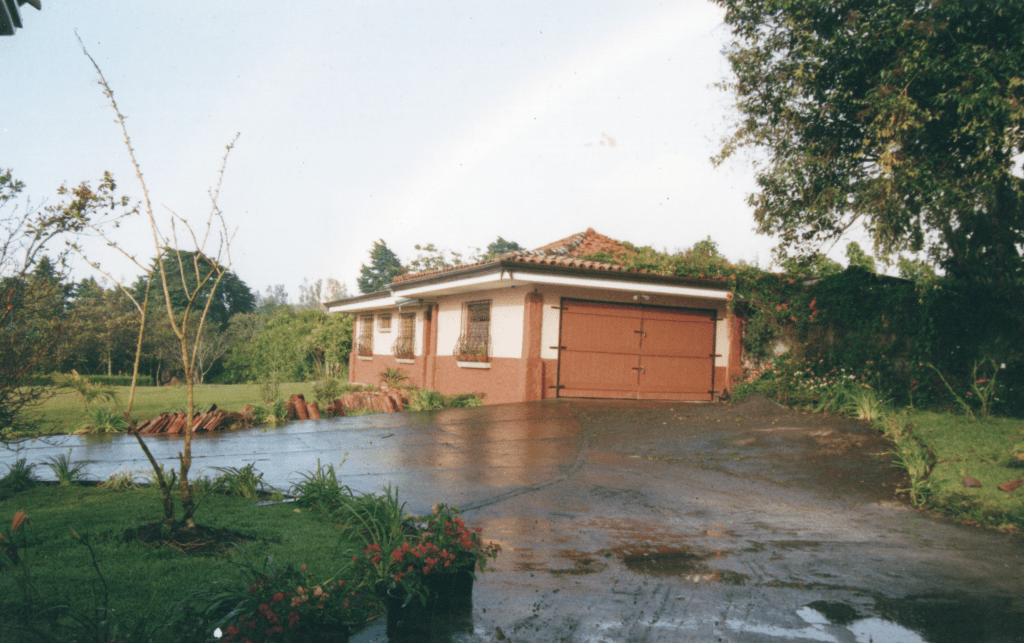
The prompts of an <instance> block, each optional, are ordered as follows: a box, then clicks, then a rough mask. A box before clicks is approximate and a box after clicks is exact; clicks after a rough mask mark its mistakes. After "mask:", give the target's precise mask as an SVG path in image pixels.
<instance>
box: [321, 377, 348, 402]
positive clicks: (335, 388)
mask: <svg viewBox="0 0 1024 643" xmlns="http://www.w3.org/2000/svg"><path fill="white" fill-rule="evenodd" d="M344 389H345V383H344V382H342V381H341V380H339V379H338V378H336V377H329V378H327V379H326V380H324V381H322V382H313V397H314V399H316V401H317V403H318V404H320V406H324V407H325V406H327V405H328V404H330V403H332V402H334V400H335V399H336V398H338V397H341V395H342V391H343V390H344Z"/></svg>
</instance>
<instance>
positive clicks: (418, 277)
mask: <svg viewBox="0 0 1024 643" xmlns="http://www.w3.org/2000/svg"><path fill="white" fill-rule="evenodd" d="M624 249H625V248H624V247H623V246H622V245H621V244H620V243H619V242H617V241H615V240H613V239H609V238H608V237H606V236H603V235H600V234H598V233H596V232H594V230H592V229H588V230H587V231H586V232H582V233H580V234H577V235H573V236H571V237H568V238H565V239H561V240H559V241H556V242H554V243H551V244H549V245H546V246H543V247H541V248H538V249H536V250H525V251H519V252H513V253H508V254H505V255H502V256H500V257H498V258H496V259H491V260H488V261H482V262H479V263H474V264H469V265H463V266H458V267H455V268H445V269H442V270H432V271H426V272H420V273H415V274H404V275H400V276H398V277H396V278H395V279H394V280H393V281H392V282H391V284H390V285H389V287H388V290H385V291H381V292H375V293H370V294H366V295H360V296H356V297H350V298H348V299H342V300H339V301H333V302H328V303H327V304H326V306H327V309H328V311H329V312H331V313H351V314H353V315H355V331H354V332H355V334H354V337H353V350H352V356H351V358H350V363H349V379H350V381H352V382H354V383H366V384H371V383H372V384H375V383H377V382H378V381H379V376H380V373H381V372H382V371H384V369H385V368H386V367H391V368H400V369H403V370H404V371H405V372H406V374H407V375H408V382H409V383H410V384H414V385H416V386H421V387H425V388H431V389H434V390H437V391H440V392H442V393H448V394H451V393H468V392H480V393H484V394H486V397H485V403H487V404H497V403H504V402H517V401H527V400H539V399H543V398H551V397H591V398H630V399H666V400H705V401H711V400H715V399H717V398H718V397H719V396H720V395H721V394H722V393H723V392H725V391H726V390H727V389H728V387H729V384H730V382H731V381H732V380H731V377H732V375H733V374H736V373H739V372H740V370H741V365H740V332H741V325H740V323H739V320H738V319H736V318H735V317H733V316H732V315H731V314H730V312H729V306H728V302H729V300H730V299H731V298H732V295H731V293H730V292H729V290H728V288H727V286H726V284H725V282H724V281H719V280H708V279H691V278H683V277H669V276H663V275H656V274H652V273H648V272H641V271H629V270H626V269H624V268H623V267H622V266H618V265H615V264H611V263H605V262H601V261H589V260H586V259H585V257H587V256H591V255H594V254H595V253H599V252H607V253H614V252H616V251H621V250H624Z"/></svg>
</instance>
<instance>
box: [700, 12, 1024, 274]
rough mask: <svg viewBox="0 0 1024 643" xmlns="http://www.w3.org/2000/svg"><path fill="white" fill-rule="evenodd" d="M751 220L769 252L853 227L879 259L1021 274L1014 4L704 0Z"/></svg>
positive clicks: (832, 237) (1018, 29)
mask: <svg viewBox="0 0 1024 643" xmlns="http://www.w3.org/2000/svg"><path fill="white" fill-rule="evenodd" d="M716 2H717V4H719V5H721V6H722V7H724V8H725V10H726V15H725V22H726V24H727V25H728V27H729V28H730V29H731V31H732V38H733V40H732V43H731V44H730V45H729V46H728V47H727V50H726V53H727V55H728V60H729V63H730V66H731V68H732V71H733V73H734V75H735V77H734V78H733V79H732V80H730V81H727V82H725V83H723V84H722V86H723V87H724V88H725V89H726V90H728V91H730V92H732V93H733V95H734V96H735V99H736V110H737V115H738V118H737V120H736V122H735V128H734V130H733V132H732V135H731V136H730V137H729V138H727V139H726V140H725V142H724V145H723V148H722V150H721V152H720V154H719V155H718V156H717V157H716V159H715V160H716V161H717V162H722V161H723V160H724V159H726V158H728V157H729V156H731V155H733V154H734V153H735V152H736V151H737V150H738V149H740V148H751V149H753V150H756V153H755V157H756V158H762V156H761V155H762V154H763V158H764V162H763V163H760V164H758V165H757V167H756V176H757V186H758V187H757V191H756V192H755V193H754V194H753V195H752V196H751V197H750V202H751V205H752V206H754V208H755V217H756V219H757V225H758V229H759V231H760V232H762V233H766V234H772V235H777V236H778V238H779V240H780V244H779V252H780V254H781V255H782V258H785V257H786V256H788V255H791V254H808V253H811V252H813V251H814V250H816V249H819V248H821V247H822V246H823V245H824V244H829V243H834V242H835V241H836V240H837V239H838V238H839V237H840V236H841V235H842V234H843V233H844V232H846V231H847V230H850V229H851V228H852V227H853V226H855V225H862V226H863V227H864V228H865V229H866V230H867V231H868V232H869V233H870V235H871V237H872V238H873V240H874V243H875V246H876V253H878V254H880V255H881V256H883V257H884V256H888V255H890V254H892V253H896V252H899V251H904V250H906V251H920V250H924V251H927V253H928V254H929V256H930V257H931V259H932V260H933V261H935V262H937V263H939V264H940V265H942V266H944V267H945V268H946V269H947V271H948V272H949V273H950V274H953V275H954V276H958V277H974V278H980V279H985V280H997V281H998V280H1006V279H1014V278H1018V277H1020V276H1021V274H1022V269H1021V256H1020V252H1021V245H1022V242H1024V236H1022V234H1024V209H1022V194H1024V185H1022V179H1021V178H1020V172H1019V168H1017V167H1016V160H1015V159H1016V158H1017V157H1018V156H1019V155H1020V154H1021V153H1022V152H1024V102H1022V99H1024V47H1021V42H1024V12H1022V11H1021V10H1020V6H1019V3H1016V2H1009V1H1007V0H959V1H953V0H936V1H935V2H925V3H922V2H918V1H916V0H844V1H839V2H820V1H819V0H716Z"/></svg>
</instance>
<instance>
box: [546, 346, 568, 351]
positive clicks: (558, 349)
mask: <svg viewBox="0 0 1024 643" xmlns="http://www.w3.org/2000/svg"><path fill="white" fill-rule="evenodd" d="M548 348H550V349H551V350H553V351H564V350H565V346H548Z"/></svg>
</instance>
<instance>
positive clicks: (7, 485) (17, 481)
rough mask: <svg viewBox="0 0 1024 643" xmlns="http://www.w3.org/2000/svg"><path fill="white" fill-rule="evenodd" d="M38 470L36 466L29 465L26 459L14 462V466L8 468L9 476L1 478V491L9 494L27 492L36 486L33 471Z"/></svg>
mask: <svg viewBox="0 0 1024 643" xmlns="http://www.w3.org/2000/svg"><path fill="white" fill-rule="evenodd" d="M35 468H36V465H34V464H28V460H26V459H25V458H18V459H17V460H15V461H14V464H11V465H8V466H7V475H5V476H4V477H3V478H0V490H2V491H7V492H18V491H26V490H28V489H31V488H32V487H34V486H36V482H38V480H37V479H36V477H35V475H34V474H33V473H32V470H33V469H35Z"/></svg>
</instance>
